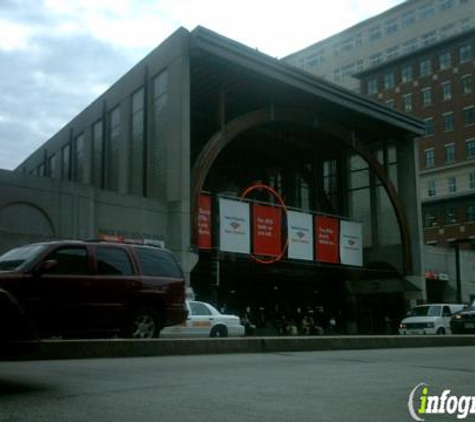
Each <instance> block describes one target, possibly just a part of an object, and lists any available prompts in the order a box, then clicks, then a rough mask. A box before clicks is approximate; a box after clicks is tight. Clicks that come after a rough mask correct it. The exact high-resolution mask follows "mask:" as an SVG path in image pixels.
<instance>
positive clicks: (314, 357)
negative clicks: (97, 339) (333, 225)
mask: <svg viewBox="0 0 475 422" xmlns="http://www.w3.org/2000/svg"><path fill="white" fill-rule="evenodd" d="M474 355H475V347H457V348H456V347H445V348H420V349H385V350H353V351H324V352H300V353H276V354H270V353H268V354H228V355H200V356H167V357H151V358H128V359H89V360H61V361H60V360H57V361H27V362H0V421H2V422H3V421H29V422H30V421H61V422H63V421H101V422H107V421H121V422H125V421H158V420H160V421H194V422H199V421H207V422H214V421H216V422H223V421H236V422H237V421H240V422H241V421H260V422H262V421H282V422H284V421H285V422H288V421H381V420H386V421H410V420H411V417H410V415H409V412H408V406H407V402H408V397H409V394H410V392H411V390H412V389H413V388H414V387H416V386H417V385H418V384H420V383H426V384H428V385H429V386H430V388H431V389H432V391H433V392H435V391H436V390H437V391H442V390H444V389H450V390H451V391H452V393H453V394H457V395H469V396H472V395H475V382H474V373H475V360H474V359H473V356H474ZM471 417H473V415H471ZM468 419H470V415H469V417H468ZM426 420H427V421H430V420H437V421H440V420H457V418H456V415H443V416H440V415H439V416H434V415H427V416H426Z"/></svg>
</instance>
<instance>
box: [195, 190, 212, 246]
mask: <svg viewBox="0 0 475 422" xmlns="http://www.w3.org/2000/svg"><path fill="white" fill-rule="evenodd" d="M211 221H212V220H211V196H209V195H201V196H200V212H199V215H198V247H199V248H200V249H210V248H211V246H212V241H211V239H212V238H211Z"/></svg>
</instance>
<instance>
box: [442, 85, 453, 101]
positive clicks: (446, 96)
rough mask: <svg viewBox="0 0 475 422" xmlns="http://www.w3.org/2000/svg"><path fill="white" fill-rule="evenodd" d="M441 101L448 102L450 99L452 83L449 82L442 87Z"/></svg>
mask: <svg viewBox="0 0 475 422" xmlns="http://www.w3.org/2000/svg"><path fill="white" fill-rule="evenodd" d="M441 87H442V100H443V101H448V100H450V99H452V83H451V82H450V81H447V82H444V83H443V84H442V85H441Z"/></svg>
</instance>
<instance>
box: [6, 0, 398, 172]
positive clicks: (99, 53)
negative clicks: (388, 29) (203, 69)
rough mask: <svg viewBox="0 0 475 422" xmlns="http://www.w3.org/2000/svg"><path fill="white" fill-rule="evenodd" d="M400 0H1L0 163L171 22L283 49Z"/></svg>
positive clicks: (19, 156)
mask: <svg viewBox="0 0 475 422" xmlns="http://www.w3.org/2000/svg"><path fill="white" fill-rule="evenodd" d="M403 1H404V0H378V1H375V0H333V1H330V2H327V1H323V0H293V1H288V0H239V1H230V0H0V168H3V169H10V170H11V169H14V168H15V167H17V166H18V165H19V164H20V163H21V162H22V161H23V160H24V159H25V158H27V157H28V156H29V155H30V154H31V153H32V152H33V151H34V150H36V149H37V148H38V147H39V146H41V145H42V144H43V143H44V142H45V141H47V140H48V139H49V138H50V137H51V136H53V135H54V134H55V133H56V132H58V131H59V130H60V129H61V128H62V127H63V126H64V125H65V124H66V123H68V122H69V121H70V120H72V119H73V118H74V117H75V116H76V115H77V114H78V113H80V112H81V111H82V110H83V109H84V108H85V107H87V106H88V105H89V104H90V103H91V102H92V101H93V100H94V99H96V98H97V97H98V96H99V95H100V94H102V93H103V92H104V91H105V90H106V89H107V88H108V87H110V86H111V85H112V84H113V83H114V82H115V81H117V80H118V79H119V78H120V77H121V76H123V75H124V74H125V73H126V72H127V71H128V70H129V69H130V68H131V67H133V66H134V65H135V64H136V63H137V62H138V61H139V60H140V59H142V58H143V57H145V56H146V55H147V54H148V53H149V52H150V51H151V50H153V49H154V48H155V47H157V46H158V45H159V44H160V43H161V42H162V41H163V40H165V39H166V38H167V37H168V36H169V35H171V34H172V33H173V32H174V31H175V30H177V29H178V28H179V27H184V28H186V29H188V30H190V31H191V30H193V29H194V28H195V27H196V26H198V25H201V26H204V27H206V28H208V29H210V30H212V31H215V32H217V33H219V34H221V35H224V36H226V37H228V38H232V39H234V40H236V41H239V42H241V43H243V44H245V45H247V46H249V47H252V48H257V49H258V50H259V51H261V52H263V53H266V54H268V55H270V56H273V57H277V58H281V57H284V56H286V55H288V54H291V53H293V52H295V51H298V50H301V49H303V48H305V47H308V46H309V45H311V44H313V43H315V42H317V41H320V40H322V39H325V38H327V37H329V36H331V35H333V34H335V33H338V32H340V31H342V30H344V29H346V28H348V27H350V26H352V25H355V24H357V23H358V22H361V21H362V20H365V19H367V18H370V17H372V16H374V15H377V14H379V13H381V12H384V11H385V10H387V9H389V8H391V7H393V6H396V5H397V4H400V3H402V2H403Z"/></svg>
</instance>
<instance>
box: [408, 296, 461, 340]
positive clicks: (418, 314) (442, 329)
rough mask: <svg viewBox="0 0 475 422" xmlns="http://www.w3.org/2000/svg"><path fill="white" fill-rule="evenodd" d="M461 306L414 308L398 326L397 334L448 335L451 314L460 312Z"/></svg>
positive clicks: (433, 305)
mask: <svg viewBox="0 0 475 422" xmlns="http://www.w3.org/2000/svg"><path fill="white" fill-rule="evenodd" d="M463 308H464V305H462V304H451V303H434V304H427V305H420V306H416V307H415V308H414V309H412V310H411V312H410V313H409V315H408V317H407V318H404V319H403V320H402V321H401V324H400V325H399V334H403V335H406V334H448V333H450V332H451V330H450V318H451V316H452V314H455V313H456V312H459V311H461V310H462V309H463Z"/></svg>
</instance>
